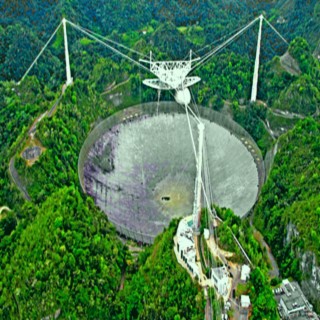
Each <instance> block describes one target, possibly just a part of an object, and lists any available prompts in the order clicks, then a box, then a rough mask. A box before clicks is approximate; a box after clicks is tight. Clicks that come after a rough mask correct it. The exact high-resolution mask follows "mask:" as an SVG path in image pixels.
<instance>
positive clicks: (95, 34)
mask: <svg viewBox="0 0 320 320" xmlns="http://www.w3.org/2000/svg"><path fill="white" fill-rule="evenodd" d="M79 27H80V26H79ZM80 28H82V29H83V30H85V31H86V32H88V33H90V34H92V35H94V36H96V37H97V38H100V39H101V40H104V41H107V42H110V43H112V44H114V45H116V46H119V47H121V48H123V49H126V50H128V51H130V52H132V53H135V54H137V55H139V56H141V57H144V58H148V56H147V55H145V54H143V53H141V52H139V51H136V50H134V49H130V48H128V47H126V46H125V45H123V44H121V43H118V42H116V41H114V40H111V39H109V38H107V37H104V36H102V35H100V34H98V33H96V32H93V31H91V30H89V29H87V28H83V27H80Z"/></svg>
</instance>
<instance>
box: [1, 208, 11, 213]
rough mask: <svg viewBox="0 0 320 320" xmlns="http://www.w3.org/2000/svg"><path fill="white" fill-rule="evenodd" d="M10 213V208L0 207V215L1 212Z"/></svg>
mask: <svg viewBox="0 0 320 320" xmlns="http://www.w3.org/2000/svg"><path fill="white" fill-rule="evenodd" d="M4 210H6V211H11V210H10V208H8V207H6V206H3V207H0V214H1V213H2V211H4Z"/></svg>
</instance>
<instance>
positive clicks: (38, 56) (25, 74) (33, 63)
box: [18, 21, 62, 85]
mask: <svg viewBox="0 0 320 320" xmlns="http://www.w3.org/2000/svg"><path fill="white" fill-rule="evenodd" d="M61 25H62V21H61V22H60V24H59V25H58V27H57V28H56V30H54V32H53V34H52V35H51V37H50V38H49V40H48V41H47V43H46V44H45V45H44V47H43V48H42V49H41V51H40V52H39V54H38V55H37V57H36V58H35V59H34V61H33V62H32V63H31V65H30V67H29V68H28V70H27V71H26V72H25V73H24V75H23V76H22V78H21V79H20V81H19V82H18V85H20V83H21V82H22V81H23V80H24V78H25V77H26V76H27V75H28V73H29V72H30V70H31V69H32V67H33V66H34V65H35V63H36V62H37V61H38V59H39V58H40V56H41V55H42V53H43V51H44V50H45V49H46V48H47V46H48V45H49V43H50V42H51V40H52V39H53V37H54V36H55V34H56V33H57V32H58V30H59V28H60V27H61Z"/></svg>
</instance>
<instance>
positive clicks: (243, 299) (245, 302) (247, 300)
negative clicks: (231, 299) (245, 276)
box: [240, 295, 251, 309]
mask: <svg viewBox="0 0 320 320" xmlns="http://www.w3.org/2000/svg"><path fill="white" fill-rule="evenodd" d="M240 302H241V307H242V308H246V309H247V308H249V307H250V304H251V302H250V297H249V296H245V295H242V296H241V297H240Z"/></svg>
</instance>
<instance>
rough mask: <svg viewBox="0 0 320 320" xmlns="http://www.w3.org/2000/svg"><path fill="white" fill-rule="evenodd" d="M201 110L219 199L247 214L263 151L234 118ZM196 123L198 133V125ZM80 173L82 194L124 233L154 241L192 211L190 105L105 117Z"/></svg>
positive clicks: (208, 159)
mask: <svg viewBox="0 0 320 320" xmlns="http://www.w3.org/2000/svg"><path fill="white" fill-rule="evenodd" d="M199 112H200V115H199V116H200V117H201V119H202V121H203V123H204V124H205V128H206V131H205V137H206V139H205V154H206V157H205V158H204V163H205V165H207V166H208V168H209V173H210V182H211V185H212V194H213V201H214V203H216V204H218V205H219V206H220V207H227V208H231V209H232V210H233V211H234V212H235V213H236V214H237V215H238V216H240V217H243V216H244V215H246V214H247V213H248V212H249V211H250V209H251V208H252V206H253V205H254V203H255V201H256V199H257V196H258V193H259V188H260V187H261V185H262V183H263V179H264V176H263V174H264V168H263V160H262V157H261V153H260V151H259V149H258V147H257V146H256V145H255V143H254V141H253V140H252V138H251V137H250V136H249V134H248V133H247V132H246V131H245V130H244V129H243V128H241V127H240V126H239V125H237V124H236V123H235V122H233V121H232V120H230V119H229V118H227V117H224V116H223V115H221V114H219V113H217V112H214V111H212V110H209V109H207V108H202V107H199ZM191 126H192V130H193V131H194V132H195V133H196V130H197V127H196V122H195V121H194V123H192V121H191ZM195 143H196V144H197V142H196V141H195ZM79 175H80V181H81V185H82V188H83V190H84V192H86V193H87V194H89V195H91V196H92V197H93V198H94V201H95V203H96V204H97V205H98V206H99V207H100V208H101V210H103V211H104V212H105V213H106V214H107V215H108V218H109V219H110V221H111V222H113V224H114V225H115V226H116V228H117V230H118V231H119V232H120V233H122V234H124V235H126V236H128V237H130V238H133V239H135V240H137V241H141V242H144V243H152V242H153V240H154V238H155V237H156V236H157V235H158V234H159V233H161V232H162V231H163V229H164V228H165V227H166V226H168V225H169V223H170V221H171V220H172V218H174V217H182V216H187V215H190V214H191V213H192V205H193V197H194V193H193V192H194V181H195V176H196V163H195V157H194V152H193V149H192V144H191V138H190V134H189V129H188V122H187V118H186V115H185V113H184V108H182V107H181V106H180V105H178V104H177V103H175V102H160V104H157V103H147V104H142V105H138V106H135V107H131V108H128V109H125V110H123V111H120V112H118V113H116V114H114V115H113V116H111V117H109V118H107V119H106V120H104V121H103V122H101V123H100V124H99V125H98V126H97V127H96V128H95V129H94V130H93V131H92V132H91V134H90V135H89V136H88V138H87V140H86V141H85V143H84V145H83V147H82V150H81V153H80V157H79ZM203 206H206V205H204V204H203Z"/></svg>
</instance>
